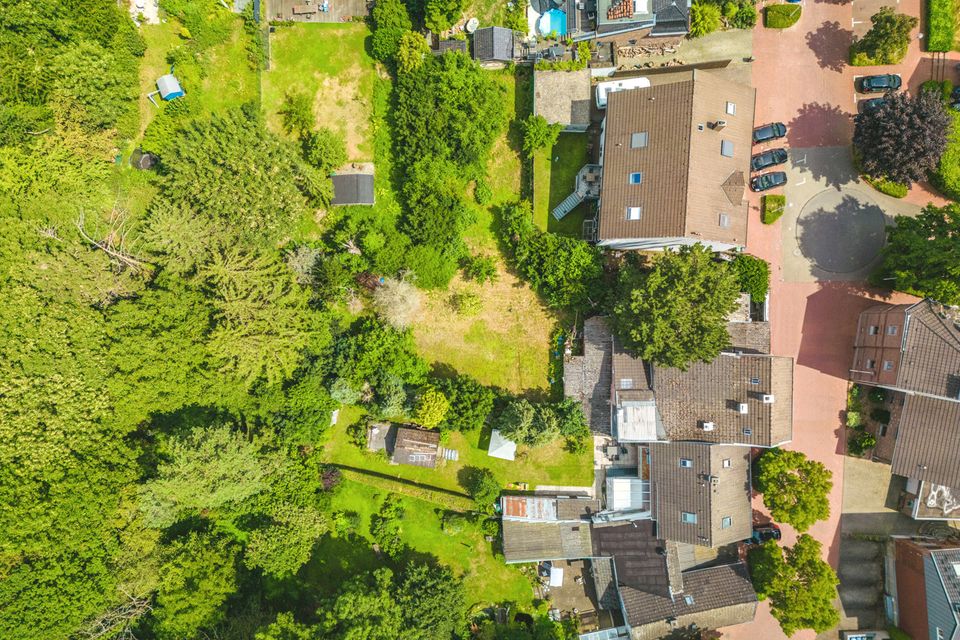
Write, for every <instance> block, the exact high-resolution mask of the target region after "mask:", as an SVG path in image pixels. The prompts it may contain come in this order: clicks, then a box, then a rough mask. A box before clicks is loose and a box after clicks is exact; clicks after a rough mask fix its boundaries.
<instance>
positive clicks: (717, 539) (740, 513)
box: [650, 442, 753, 547]
mask: <svg viewBox="0 0 960 640" xmlns="http://www.w3.org/2000/svg"><path fill="white" fill-rule="evenodd" d="M681 458H684V459H687V460H690V461H691V463H692V466H690V467H681V466H680V459H681ZM725 460H729V461H730V462H729V464H730V466H729V467H725V466H724V461H725ZM749 469H750V450H749V449H747V448H746V447H736V446H728V445H709V444H705V443H699V442H668V443H654V444H651V445H650V471H651V475H652V479H653V483H654V486H655V489H656V502H655V504H654V509H653V514H654V518H655V519H656V521H657V532H658V535H659V536H660V537H662V538H665V539H666V540H671V541H675V542H683V543H687V544H695V545H701V546H705V547H715V546H720V545H725V544H730V543H733V542H737V541H739V540H745V539H747V538H749V537H750V532H751V527H752V516H753V512H752V509H751V506H750V477H749ZM712 478H715V480H712ZM684 511H686V512H688V513H693V514H696V517H697V522H696V523H695V524H687V523H684V522H682V521H681V519H680V514H681V512H684ZM725 517H729V518H730V526H728V527H726V528H724V526H723V519H724V518H725Z"/></svg>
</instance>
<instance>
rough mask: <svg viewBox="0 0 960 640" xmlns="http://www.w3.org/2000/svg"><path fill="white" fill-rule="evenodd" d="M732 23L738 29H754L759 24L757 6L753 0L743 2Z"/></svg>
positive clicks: (738, 7)
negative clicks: (751, 0)
mask: <svg viewBox="0 0 960 640" xmlns="http://www.w3.org/2000/svg"><path fill="white" fill-rule="evenodd" d="M730 24H732V25H733V26H734V27H735V28H737V29H752V28H753V27H754V25H756V24H757V8H756V7H754V6H753V3H752V2H741V3H740V4H738V5H737V12H736V13H735V14H734V16H733V19H732V20H731V21H730Z"/></svg>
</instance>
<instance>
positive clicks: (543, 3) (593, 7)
mask: <svg viewBox="0 0 960 640" xmlns="http://www.w3.org/2000/svg"><path fill="white" fill-rule="evenodd" d="M530 12H531V13H530V20H531V23H532V24H533V25H535V26H536V30H537V31H538V32H539V33H540V34H541V35H548V34H551V33H556V34H557V35H558V36H560V37H568V38H570V39H571V40H573V41H575V42H579V41H581V40H596V41H598V42H604V43H606V42H615V43H624V42H627V41H628V40H637V39H640V38H645V37H648V36H649V37H658V36H684V35H686V34H687V32H688V31H689V29H690V3H689V2H688V0H530ZM558 14H562V16H563V17H562V18H561V17H560V16H559V15H558Z"/></svg>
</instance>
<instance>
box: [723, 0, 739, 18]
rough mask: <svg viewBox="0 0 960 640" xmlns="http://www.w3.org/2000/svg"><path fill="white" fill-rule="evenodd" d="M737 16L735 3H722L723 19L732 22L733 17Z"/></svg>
mask: <svg viewBox="0 0 960 640" xmlns="http://www.w3.org/2000/svg"><path fill="white" fill-rule="evenodd" d="M735 15H737V3H735V2H724V3H723V17H724V18H726V19H727V20H733V17H734V16H735Z"/></svg>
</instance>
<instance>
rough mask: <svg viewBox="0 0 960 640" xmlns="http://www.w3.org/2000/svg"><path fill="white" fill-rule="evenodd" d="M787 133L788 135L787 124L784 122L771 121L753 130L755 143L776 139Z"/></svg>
mask: <svg viewBox="0 0 960 640" xmlns="http://www.w3.org/2000/svg"><path fill="white" fill-rule="evenodd" d="M785 135H787V125H785V124H783V123H782V122H771V123H770V124H765V125H763V126H762V127H757V128H756V129H754V130H753V143H754V144H757V143H758V142H767V141H768V140H776V139H777V138H782V137H783V136H785Z"/></svg>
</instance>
